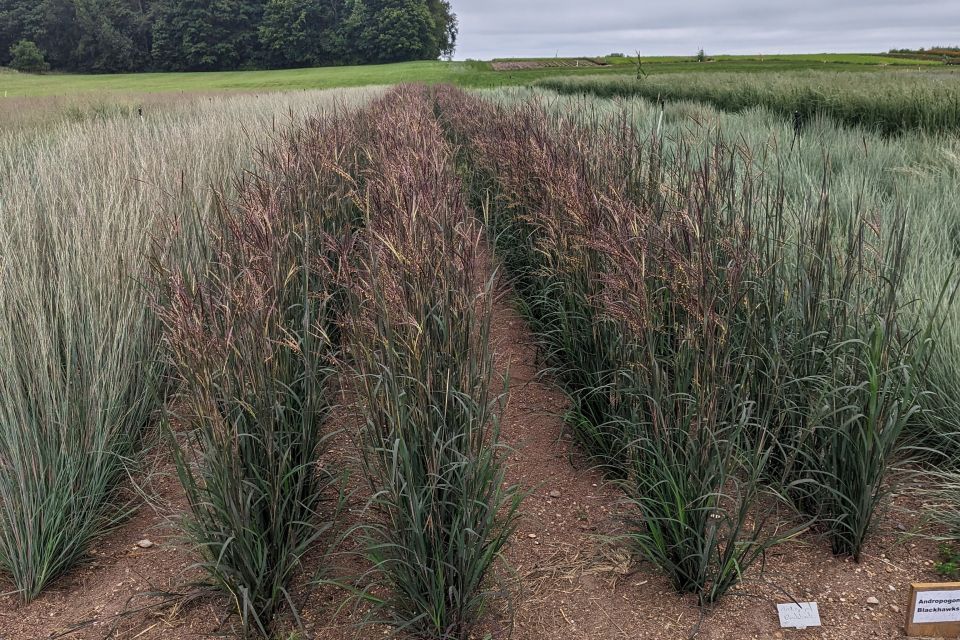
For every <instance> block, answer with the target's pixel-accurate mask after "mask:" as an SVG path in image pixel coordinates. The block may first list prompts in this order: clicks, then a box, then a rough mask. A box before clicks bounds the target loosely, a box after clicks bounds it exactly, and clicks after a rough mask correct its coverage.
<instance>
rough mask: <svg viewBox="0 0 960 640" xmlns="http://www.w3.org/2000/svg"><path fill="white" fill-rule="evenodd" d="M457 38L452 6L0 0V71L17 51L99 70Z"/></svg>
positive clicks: (329, 61)
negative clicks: (0, 67)
mask: <svg viewBox="0 0 960 640" xmlns="http://www.w3.org/2000/svg"><path fill="white" fill-rule="evenodd" d="M456 38H457V17H456V14H455V13H454V12H453V9H452V7H451V6H450V2H449V1H448V0H0V66H7V65H10V64H11V62H14V63H15V60H13V58H14V55H15V54H19V55H21V56H23V55H30V56H36V55H42V59H41V62H42V66H43V67H49V68H53V69H57V70H63V71H83V72H93V73H114V72H121V71H214V70H232V69H265V68H294V67H312V66H322V65H337V64H368V63H384V62H401V61H405V60H434V59H436V58H439V57H441V56H450V55H452V54H453V51H454V47H455V46H456ZM33 45H36V46H35V47H34V46H33ZM37 52H39V53H37Z"/></svg>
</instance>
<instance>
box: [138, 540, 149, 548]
mask: <svg viewBox="0 0 960 640" xmlns="http://www.w3.org/2000/svg"><path fill="white" fill-rule="evenodd" d="M137 546H138V547H140V548H141V549H149V548H150V547H152V546H153V542H151V541H150V540H147V539H146V538H144V539H143V540H141V541H140V542H138V543H137Z"/></svg>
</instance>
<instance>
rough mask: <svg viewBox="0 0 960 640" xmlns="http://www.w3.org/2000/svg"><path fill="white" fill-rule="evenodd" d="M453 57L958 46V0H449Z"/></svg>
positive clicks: (959, 18) (772, 51) (959, 26)
mask: <svg viewBox="0 0 960 640" xmlns="http://www.w3.org/2000/svg"><path fill="white" fill-rule="evenodd" d="M452 3H453V7H454V10H455V11H456V12H457V15H458V16H459V17H460V36H459V38H458V46H457V54H456V57H457V58H458V59H464V58H477V59H490V58H497V57H512V56H518V57H522V56H553V55H556V54H559V55H561V56H576V55H602V54H607V53H611V52H622V53H626V54H627V55H635V53H636V51H637V50H639V51H640V52H641V53H642V54H644V55H658V54H663V55H693V54H695V53H696V51H697V50H698V49H700V48H701V47H703V48H704V49H705V50H706V52H707V53H708V54H720V53H821V52H879V51H887V50H888V49H890V48H893V47H896V48H900V47H911V48H912V47H930V46H935V45H960V0H793V1H789V2H784V1H782V0H712V1H711V0H667V1H655V0H638V1H634V2H629V1H627V0H452Z"/></svg>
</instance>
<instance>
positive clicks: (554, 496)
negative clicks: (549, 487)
mask: <svg viewBox="0 0 960 640" xmlns="http://www.w3.org/2000/svg"><path fill="white" fill-rule="evenodd" d="M550 497H551V498H559V497H560V492H559V491H557V490H556V489H554V490H553V491H551V492H550Z"/></svg>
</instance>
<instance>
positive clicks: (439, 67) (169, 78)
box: [0, 54, 940, 97]
mask: <svg viewBox="0 0 960 640" xmlns="http://www.w3.org/2000/svg"><path fill="white" fill-rule="evenodd" d="M607 60H608V61H609V62H610V63H611V64H610V66H608V67H588V68H556V67H553V68H541V69H523V70H511V71H495V70H494V69H493V67H492V66H491V65H490V63H489V62H478V61H467V62H441V61H425V62H404V63H399V64H387V65H367V66H353V67H322V68H316V69H286V70H277V71H224V72H207V73H135V74H117V75H75V74H44V75H29V74H20V73H13V72H0V96H2V97H25V96H69V95H76V94H90V93H168V92H169V93H176V92H201V91H202V92H211V91H212V92H219V91H260V90H266V91H284V90H297V89H324V88H331V87H356V86H366V85H378V84H396V83H400V82H427V83H436V82H450V83H453V84H457V85H460V86H465V87H495V86H502V85H508V84H526V83H528V82H531V81H533V80H537V79H540V78H545V77H549V76H557V75H581V74H598V73H599V74H606V73H620V74H624V73H635V68H636V62H635V58H634V59H630V58H608V59H607ZM888 65H889V66H893V65H896V66H913V67H916V66H940V64H939V63H937V62H930V61H917V60H904V59H902V58H888V57H883V56H875V55H866V54H805V55H796V56H789V55H780V56H717V57H716V58H715V59H711V61H709V62H704V63H698V62H696V61H695V60H694V59H692V58H690V57H673V58H670V57H651V58H644V63H643V68H644V71H645V72H646V73H665V72H677V71H687V70H690V71H692V70H696V71H744V72H761V71H789V70H800V69H823V68H825V67H829V68H830V69H835V70H848V71H864V70H877V69H879V68H881V67H885V66H888Z"/></svg>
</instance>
